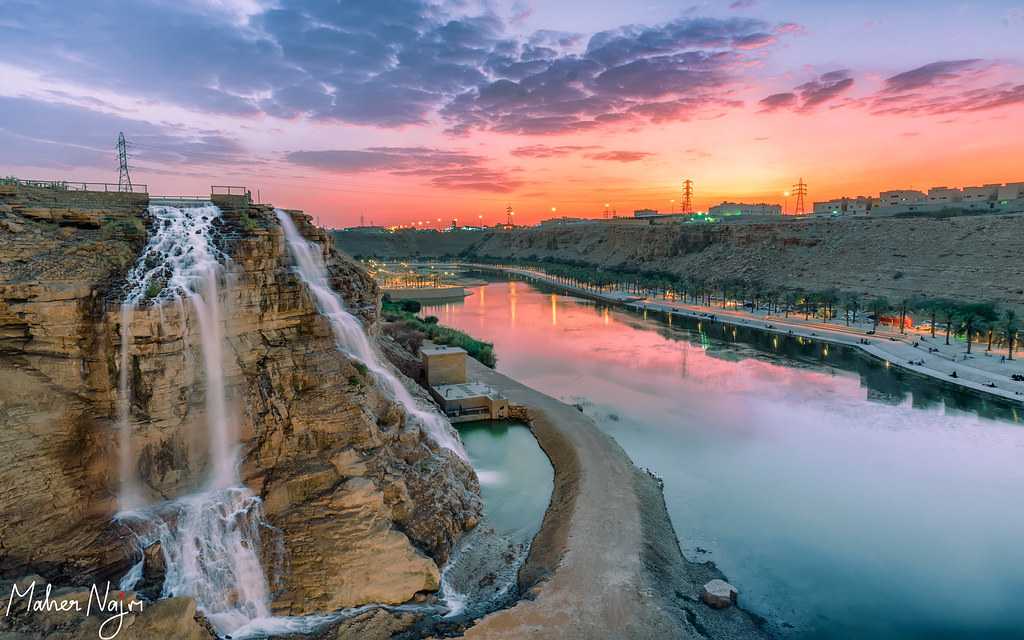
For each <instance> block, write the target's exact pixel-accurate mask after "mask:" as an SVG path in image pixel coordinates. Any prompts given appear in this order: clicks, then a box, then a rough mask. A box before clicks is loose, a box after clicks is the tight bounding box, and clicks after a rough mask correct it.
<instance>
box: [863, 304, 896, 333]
mask: <svg viewBox="0 0 1024 640" xmlns="http://www.w3.org/2000/svg"><path fill="white" fill-rule="evenodd" d="M891 308H892V305H891V304H890V303H889V300H888V299H887V298H884V297H880V298H875V299H873V300H872V301H871V302H869V303H868V311H870V312H871V313H872V314H874V317H873V319H872V323H873V325H872V327H871V328H872V330H875V331H877V330H878V323H879V322H881V320H882V314H883V313H885V312H886V311H888V310H889V309H891Z"/></svg>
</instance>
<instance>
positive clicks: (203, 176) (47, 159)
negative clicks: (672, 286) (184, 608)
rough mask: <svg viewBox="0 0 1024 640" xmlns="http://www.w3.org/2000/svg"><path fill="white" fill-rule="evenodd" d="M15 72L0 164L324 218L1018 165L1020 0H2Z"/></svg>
mask: <svg viewBox="0 0 1024 640" xmlns="http://www.w3.org/2000/svg"><path fill="white" fill-rule="evenodd" d="M0 77H2V78H3V82H0V173H2V174H3V175H15V176H18V177H20V178H24V179H66V180H76V181H100V182H116V181H117V175H118V166H117V155H116V149H115V145H116V140H117V135H118V133H119V132H124V134H125V137H126V138H127V140H128V142H129V158H130V167H131V171H132V178H133V180H134V181H135V182H137V183H144V184H147V185H148V188H149V192H150V193H151V194H153V195H198V194H203V193H208V192H209V188H210V185H213V184H217V185H226V184H229V185H244V186H247V187H249V188H250V189H251V190H252V191H253V193H254V194H258V195H259V197H260V199H261V200H262V201H264V202H273V203H274V204H276V205H278V206H282V207H287V208H299V209H304V210H306V211H308V212H309V213H312V214H314V215H316V216H317V217H318V218H319V220H320V222H321V224H324V225H326V226H334V227H341V226H349V225H357V224H360V223H361V222H362V223H365V224H370V223H371V222H372V223H374V224H378V225H393V224H410V223H412V224H415V223H417V222H420V223H423V224H425V225H431V226H437V225H438V224H439V223H438V222H437V220H438V218H440V219H441V221H442V222H441V223H440V224H443V225H447V224H449V223H450V222H451V220H452V219H458V220H459V223H460V224H471V223H478V222H480V221H482V222H483V223H484V224H494V223H496V222H503V221H504V220H505V217H506V216H505V210H506V207H512V209H513V210H514V211H515V212H516V218H515V220H516V222H519V223H532V222H537V221H539V220H541V219H544V218H550V217H555V216H563V215H564V216H580V217H599V216H602V215H604V212H605V210H606V209H607V210H609V211H612V212H615V213H617V214H618V215H631V213H632V211H633V210H634V209H636V208H653V209H657V210H659V211H663V212H669V211H673V210H674V211H678V210H679V207H680V200H681V184H682V181H683V180H684V179H691V180H693V183H694V207H695V208H696V209H698V210H701V209H705V208H706V207H708V206H710V205H712V204H716V203H718V202H721V201H724V200H730V201H744V202H761V201H765V202H773V203H778V204H782V205H784V206H785V207H786V208H787V210H788V211H789V212H792V211H793V209H794V206H795V202H794V199H793V198H792V197H790V198H786V197H785V196H784V192H786V191H787V190H791V189H792V185H793V184H795V183H796V182H797V181H798V180H799V179H800V178H803V179H804V180H805V181H806V183H807V184H808V191H809V194H808V207H809V206H810V202H811V201H814V200H825V199H829V198H833V197H839V196H844V195H848V196H854V195H875V194H877V193H878V192H879V191H881V190H885V189H899V188H914V189H927V188H928V187H931V186H940V185H945V186H962V185H973V184H983V183H1004V182H1011V181H1024V163H1022V162H1021V159H1022V157H1024V126H1021V123H1022V122H1024V1H1022V0H1015V1H1006V2H1003V1H1000V0H986V1H984V2H982V1H976V2H943V1H940V0H932V1H929V2H924V1H920V2H918V1H910V2H900V3H893V2H883V1H880V0H866V1H861V2H839V1H832V0H830V1H829V2H815V3H808V2H799V1H796V0H708V1H706V2H698V3H694V2H692V1H691V2H657V1H654V2H651V1H645V0H639V1H633V2H625V1H612V0H586V1H581V0H559V1H557V2H556V1H546V2H540V1H539V0H454V1H447V0H341V1H338V0H274V1H263V0H211V1H205V2H204V1H200V0H174V1H171V0H149V1H139V0H135V1H130V0H92V1H90V2H70V1H65V2H59V1H54V0H38V1H36V0H0ZM605 205H607V207H606V206H605Z"/></svg>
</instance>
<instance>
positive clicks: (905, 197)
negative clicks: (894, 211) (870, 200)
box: [878, 189, 928, 207]
mask: <svg viewBox="0 0 1024 640" xmlns="http://www.w3.org/2000/svg"><path fill="white" fill-rule="evenodd" d="M878 200H879V206H882V207H896V206H899V205H901V204H915V203H918V202H925V201H926V200H928V196H926V195H925V194H924V192H923V191H914V190H913V189H897V190H895V191H883V192H882V193H880V194H878Z"/></svg>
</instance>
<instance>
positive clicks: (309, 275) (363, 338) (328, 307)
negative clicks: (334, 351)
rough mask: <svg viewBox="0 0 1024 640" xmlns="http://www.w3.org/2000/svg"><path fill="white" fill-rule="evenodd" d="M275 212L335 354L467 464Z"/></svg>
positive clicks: (311, 247)
mask: <svg viewBox="0 0 1024 640" xmlns="http://www.w3.org/2000/svg"><path fill="white" fill-rule="evenodd" d="M275 212H276V213H277V219H278V220H279V221H280V222H281V227H282V228H283V229H284V235H285V240H286V241H287V243H288V249H289V250H290V252H291V254H292V257H294V258H295V264H296V267H297V270H298V273H299V277H300V278H301V279H302V281H303V282H304V283H305V285H306V288H307V289H309V292H310V293H311V294H312V296H313V300H314V302H315V303H316V306H317V309H318V310H319V311H320V313H321V315H323V316H324V317H325V318H327V320H328V322H330V325H331V329H332V331H333V332H334V340H335V343H336V344H337V346H338V350H340V351H342V352H344V353H345V354H346V355H347V356H349V357H350V358H354V359H356V360H358V361H360V362H362V363H363V364H364V365H366V367H367V369H369V370H370V371H372V372H373V374H374V376H375V377H376V379H377V381H378V382H380V383H381V384H382V385H383V386H384V387H385V388H386V389H387V390H388V391H389V392H390V393H391V396H392V397H393V398H394V399H395V400H397V401H398V403H399V404H401V405H402V406H403V407H404V408H405V411H406V414H407V415H408V416H409V417H411V418H412V419H414V420H415V421H416V422H418V423H419V424H420V426H422V427H423V428H424V429H425V430H426V432H427V434H429V435H430V437H431V438H432V439H433V440H434V442H436V443H437V444H438V445H439V446H441V447H444V448H446V449H450V450H451V451H453V452H454V453H455V454H456V455H458V456H459V457H460V458H462V459H463V460H467V459H468V458H467V456H466V451H465V449H463V447H462V442H461V441H459V438H458V436H456V435H455V434H454V433H453V432H452V428H451V425H450V424H449V423H448V420H447V419H446V418H444V417H443V416H442V415H440V414H439V413H438V412H436V411H431V410H428V409H424V408H422V407H420V405H419V404H418V403H417V402H416V400H415V399H414V398H413V397H412V394H411V393H409V390H408V389H406V388H405V385H404V384H402V382H401V381H400V380H399V379H398V377H397V376H396V375H395V374H393V373H392V372H391V371H390V370H389V369H388V368H387V366H386V365H385V364H384V363H383V361H382V359H381V357H380V356H378V355H377V352H376V351H375V350H374V348H373V347H372V345H371V344H370V340H369V338H368V337H367V335H366V332H365V331H364V330H363V325H362V323H361V322H359V320H358V319H357V318H356V317H355V316H354V315H352V314H351V313H349V312H348V311H346V310H345V307H344V305H343V304H342V302H341V297H340V296H338V294H337V293H335V292H334V290H333V289H332V288H331V285H330V282H329V281H328V278H327V266H326V265H325V264H324V260H323V255H322V253H321V249H320V247H319V245H317V244H314V243H312V242H308V241H306V239H305V238H303V237H302V235H301V234H300V233H299V230H298V228H297V227H296V226H295V222H294V221H293V220H292V218H291V216H289V215H288V214H287V213H285V212H284V211H281V210H280V209H275Z"/></svg>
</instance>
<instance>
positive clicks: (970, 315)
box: [959, 302, 996, 353]
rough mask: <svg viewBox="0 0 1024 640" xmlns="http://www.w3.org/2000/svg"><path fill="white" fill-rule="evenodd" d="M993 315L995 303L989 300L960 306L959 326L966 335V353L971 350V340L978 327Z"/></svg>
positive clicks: (992, 317)
mask: <svg viewBox="0 0 1024 640" xmlns="http://www.w3.org/2000/svg"><path fill="white" fill-rule="evenodd" d="M995 317H996V309H995V305H993V304H992V303H989V302H982V303H973V304H965V305H963V306H962V307H960V315H959V319H960V328H961V329H963V332H964V334H965V335H966V337H967V353H970V352H971V342H972V339H973V338H974V334H975V332H976V331H977V330H978V328H979V327H984V326H986V323H988V322H991V321H992V320H993V319H994V318H995Z"/></svg>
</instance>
